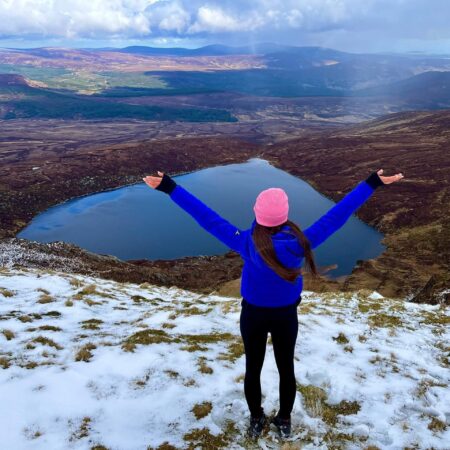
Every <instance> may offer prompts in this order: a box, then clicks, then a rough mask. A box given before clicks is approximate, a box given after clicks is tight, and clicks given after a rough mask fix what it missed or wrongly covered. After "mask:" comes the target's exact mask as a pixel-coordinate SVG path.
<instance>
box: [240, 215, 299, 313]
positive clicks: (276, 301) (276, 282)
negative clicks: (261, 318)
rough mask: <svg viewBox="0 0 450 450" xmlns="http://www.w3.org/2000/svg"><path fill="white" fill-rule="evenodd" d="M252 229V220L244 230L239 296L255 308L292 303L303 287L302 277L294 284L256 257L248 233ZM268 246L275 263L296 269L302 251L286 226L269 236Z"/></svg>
mask: <svg viewBox="0 0 450 450" xmlns="http://www.w3.org/2000/svg"><path fill="white" fill-rule="evenodd" d="M255 226H256V220H254V221H253V223H252V226H251V228H250V229H248V230H245V231H244V232H243V233H245V236H246V237H245V238H246V240H247V246H248V247H247V251H246V252H245V253H244V255H243V260H244V267H243V269H242V281H241V295H242V297H243V298H245V299H246V300H247V301H248V302H249V303H252V304H254V305H258V306H266V307H276V306H286V305H290V304H292V303H295V302H296V301H297V299H298V298H299V296H300V295H301V292H302V288H303V279H302V276H301V275H300V276H298V277H297V279H296V280H295V281H294V282H289V281H286V280H284V279H283V278H282V277H280V276H279V275H278V274H277V273H276V272H275V271H274V270H273V269H272V268H270V267H269V266H268V265H267V263H266V262H265V261H264V260H263V258H262V257H261V255H260V254H259V252H258V250H257V248H256V246H255V243H254V240H253V238H252V234H253V231H254V228H255ZM272 243H273V247H274V250H275V253H276V255H277V258H278V259H279V261H280V262H281V263H282V264H283V265H284V266H285V267H289V268H293V267H300V266H301V264H302V260H303V249H302V247H301V246H300V244H299V241H298V239H297V237H296V236H295V234H294V233H293V232H292V231H291V230H290V227H289V226H285V227H283V228H282V229H281V230H280V231H279V232H278V233H275V234H274V235H272Z"/></svg>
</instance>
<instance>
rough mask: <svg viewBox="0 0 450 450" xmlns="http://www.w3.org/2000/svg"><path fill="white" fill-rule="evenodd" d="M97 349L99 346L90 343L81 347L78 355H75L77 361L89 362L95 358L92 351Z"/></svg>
mask: <svg viewBox="0 0 450 450" xmlns="http://www.w3.org/2000/svg"><path fill="white" fill-rule="evenodd" d="M96 348H97V346H96V345H95V344H92V343H90V342H88V343H87V344H85V345H83V347H81V348H80V349H79V350H78V352H77V354H76V355H75V361H84V362H89V361H90V360H91V358H92V357H93V356H94V355H93V354H92V351H91V350H95V349H96Z"/></svg>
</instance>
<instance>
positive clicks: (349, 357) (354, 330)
mask: <svg viewBox="0 0 450 450" xmlns="http://www.w3.org/2000/svg"><path fill="white" fill-rule="evenodd" d="M240 307H241V306H240V299H230V298H225V297H218V296H213V295H211V296H202V295H199V294H195V293H191V292H187V291H182V290H180V289H177V288H160V287H154V286H151V285H146V284H144V285H141V286H139V285H136V284H123V283H116V282H112V281H105V280H101V279H95V278H89V277H83V276H79V275H69V274H64V273H56V272H47V273H45V272H43V271H40V270H23V271H21V270H12V269H6V268H3V269H0V319H1V320H0V415H1V421H0V439H1V442H0V448H1V449H8V450H9V449H11V450H21V449H46V450H48V449H91V448H95V449H97V450H100V449H110V450H113V449H118V450H119V449H120V450H125V449H130V450H138V449H147V448H150V449H151V448H161V449H166V450H169V449H173V448H191V449H194V448H209V449H213V448H229V449H238V448H252V447H251V445H250V443H248V442H247V441H246V440H245V437H244V435H243V433H244V431H245V428H246V426H247V422H248V410H247V405H246V402H245V397H244V392H243V375H244V369H245V355H243V348H242V343H241V339H240V335H239V314H240ZM299 321H300V330H299V338H298V341H297V349H296V361H295V368H296V376H297V382H298V393H297V398H296V401H295V405H294V411H293V414H292V423H293V431H294V437H293V438H292V440H291V442H290V445H286V444H285V445H284V446H283V447H282V448H290V449H297V448H302V449H313V448H314V449H316V448H317V449H319V448H320V449H326V448H348V449H353V448H355V449H362V448H371V449H375V448H379V449H402V448H404V447H409V448H420V449H426V448H434V449H448V448H450V427H449V421H450V390H449V387H448V385H449V378H450V374H449V370H448V369H449V359H448V357H449V344H448V340H449V337H450V331H449V327H448V324H449V311H448V310H445V309H439V307H437V306H428V305H417V304H410V303H400V302H395V301H392V300H388V299H383V298H382V297H381V296H379V295H378V294H376V293H364V292H361V293H358V294H348V295H343V294H321V295H318V294H313V293H305V294H304V296H303V302H302V305H301V306H300V307H299ZM262 385H263V396H264V399H263V406H264V408H265V410H266V413H268V414H272V413H275V412H276V410H277V406H278V374H277V370H276V366H275V362H274V357H273V351H272V347H271V344H270V339H269V344H268V347H267V353H266V361H265V364H264V368H263V372H262ZM370 446H372V447H370ZM258 447H259V448H267V449H272V448H280V443H279V441H278V439H277V436H276V433H275V432H274V430H273V429H270V430H268V432H267V433H266V434H265V435H264V436H263V437H262V438H261V439H260V440H259V443H258V446H256V447H255V448H258Z"/></svg>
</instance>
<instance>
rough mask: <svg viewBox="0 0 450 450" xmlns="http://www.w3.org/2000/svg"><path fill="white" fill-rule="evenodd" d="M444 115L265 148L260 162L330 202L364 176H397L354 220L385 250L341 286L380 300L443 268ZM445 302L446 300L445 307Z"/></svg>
mask: <svg viewBox="0 0 450 450" xmlns="http://www.w3.org/2000/svg"><path fill="white" fill-rule="evenodd" d="M449 124H450V111H446V110H442V111H435V112H427V111H412V112H403V113H395V114H389V115H387V116H383V117H380V118H378V119H374V120H370V121H367V122H364V123H361V124H358V125H352V126H347V127H344V128H341V129H338V130H331V131H328V132H322V133H312V134H311V135H309V136H306V135H305V136H304V137H303V138H302V139H293V140H291V141H289V142H286V143H280V144H276V145H273V146H271V147H267V148H266V149H265V150H264V151H263V153H262V155H261V157H263V158H265V159H267V160H269V161H270V162H271V163H272V164H274V165H275V166H277V167H279V168H280V169H283V170H286V171H288V172H290V173H292V174H293V175H296V176H299V177H302V178H304V179H305V180H307V181H308V182H310V183H311V184H312V185H313V186H314V187H315V188H316V189H318V190H319V191H320V192H322V193H324V194H325V195H327V196H329V197H331V198H332V199H333V200H335V201H337V200H339V199H340V198H342V197H343V195H344V194H345V193H346V192H348V191H350V189H351V188H352V187H353V186H355V185H356V184H357V183H358V182H360V181H362V180H363V179H365V178H366V177H367V176H368V174H370V173H371V172H372V171H375V170H377V169H380V168H383V169H385V171H386V173H387V174H389V173H397V172H403V174H404V175H405V179H404V180H402V181H401V182H400V183H398V184H396V185H393V186H387V187H382V188H380V189H378V190H377V192H376V193H375V194H374V196H373V198H372V199H370V200H369V201H368V202H367V203H366V204H365V205H363V206H362V208H361V209H360V210H359V211H358V216H359V217H361V218H362V219H363V220H364V221H366V222H367V223H369V224H370V225H373V226H375V227H377V228H378V229H379V230H380V231H382V232H384V233H385V234H386V237H385V239H384V243H385V244H386V245H387V247H388V249H387V251H386V252H384V253H383V254H382V255H381V256H380V257H379V258H377V259H376V260H371V261H364V262H361V264H360V266H359V267H357V268H356V269H355V270H354V272H353V274H352V276H351V277H350V278H349V279H348V280H347V282H346V285H347V287H348V288H349V289H352V288H354V287H356V286H361V285H364V286H365V287H368V288H370V289H376V290H377V291H379V292H381V293H382V294H383V295H387V296H404V295H408V294H412V293H415V292H417V290H418V289H420V288H421V287H423V286H424V285H425V283H427V281H428V280H430V279H431V277H432V276H437V277H439V279H441V278H442V277H443V278H445V277H447V278H446V280H444V284H445V283H446V285H447V286H448V283H449V280H448V267H449V264H450V260H449V255H450V227H449V221H448V218H449V217H450V161H449V158H448V154H449V146H450V128H449ZM449 300H450V299H449V298H448V297H447V301H449Z"/></svg>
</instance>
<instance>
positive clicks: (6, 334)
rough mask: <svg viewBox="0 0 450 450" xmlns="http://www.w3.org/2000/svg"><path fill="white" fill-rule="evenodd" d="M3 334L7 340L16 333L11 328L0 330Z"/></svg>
mask: <svg viewBox="0 0 450 450" xmlns="http://www.w3.org/2000/svg"><path fill="white" fill-rule="evenodd" d="M2 334H3V336H5V338H6V340H7V341H10V340H11V339H14V338H15V337H16V335H15V334H14V332H13V331H11V330H2Z"/></svg>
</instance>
